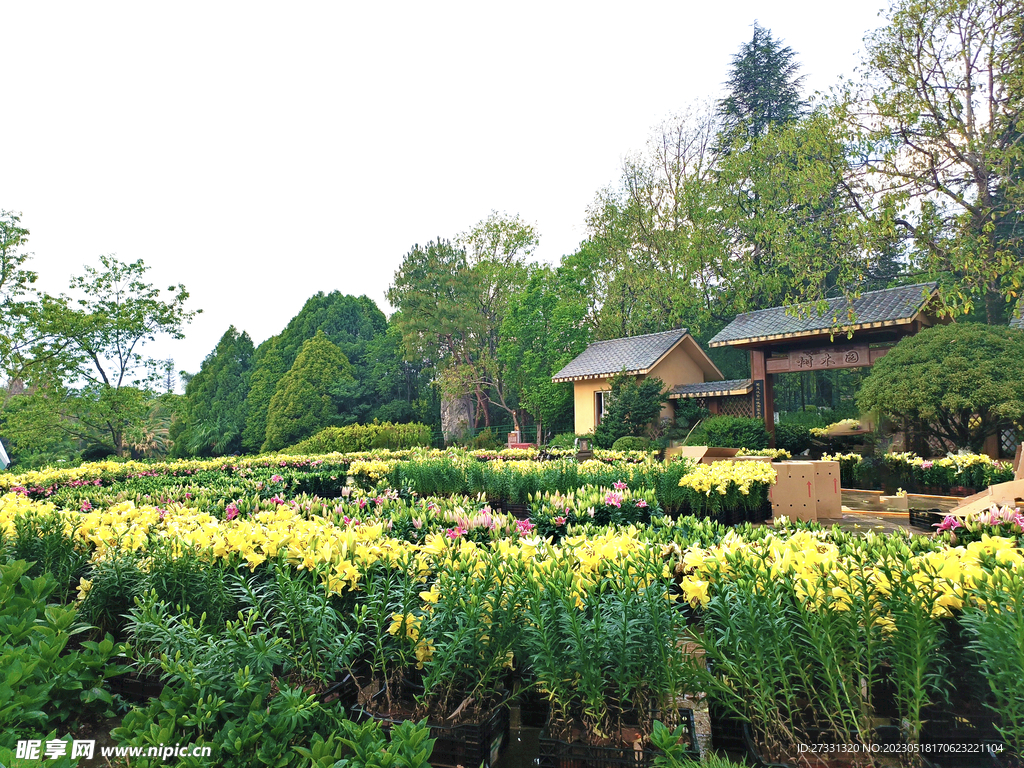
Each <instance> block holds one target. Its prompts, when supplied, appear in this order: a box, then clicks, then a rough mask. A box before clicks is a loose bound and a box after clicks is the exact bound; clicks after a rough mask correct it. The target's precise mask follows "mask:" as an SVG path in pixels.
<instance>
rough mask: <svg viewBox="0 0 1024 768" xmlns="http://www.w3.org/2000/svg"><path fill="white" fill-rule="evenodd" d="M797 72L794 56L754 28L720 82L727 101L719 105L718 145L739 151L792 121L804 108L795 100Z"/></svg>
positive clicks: (799, 80)
mask: <svg viewBox="0 0 1024 768" xmlns="http://www.w3.org/2000/svg"><path fill="white" fill-rule="evenodd" d="M799 69H800V65H799V64H797V62H796V52H795V51H794V50H793V49H792V48H790V47H789V46H788V45H787V46H783V45H782V42H781V41H780V40H776V39H775V38H773V37H772V33H771V30H770V29H765V28H764V27H762V26H761V25H760V24H758V23H757V22H754V35H753V37H752V38H751V40H750V42H749V43H744V44H743V45H741V46H740V52H739V53H737V54H734V55H733V57H732V65H731V66H730V69H729V77H728V79H727V80H726V82H725V87H726V88H727V90H728V95H727V96H726V97H725V98H724V99H722V100H721V101H720V102H719V105H718V109H719V113H720V115H721V117H722V134H721V137H720V141H721V142H722V144H723V145H724V146H726V147H742V146H744V145H746V144H747V143H748V142H749V141H751V140H752V139H757V138H760V137H761V136H763V135H764V134H765V133H767V132H768V130H770V129H771V128H772V127H773V126H776V125H784V124H786V123H790V122H793V121H795V120H797V119H798V118H799V117H800V116H801V114H802V113H803V111H804V109H805V107H806V103H805V102H804V101H803V99H802V98H801V96H800V87H801V85H802V82H803V77H802V76H801V77H798V76H797V72H798V71H799Z"/></svg>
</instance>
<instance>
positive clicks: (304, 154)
mask: <svg viewBox="0 0 1024 768" xmlns="http://www.w3.org/2000/svg"><path fill="white" fill-rule="evenodd" d="M881 7H882V3H881V2H876V0H867V1H866V2H865V1H863V0H859V1H858V0H855V1H854V2H853V3H841V4H840V3H823V2H820V0H814V1H812V0H786V1H780V0H776V1H775V2H747V1H745V0H731V1H730V2H693V1H692V0H677V2H632V3H625V2H618V3H600V2H593V1H591V2H579V3H568V2H546V3H538V2H524V1H523V0H520V2H517V3H494V2H491V3H487V2H479V0H478V2H473V3H468V2H467V3H440V2H415V3H411V2H410V3H394V2H392V3H365V2H364V3H358V4H356V3H341V2H334V3H318V2H293V3H284V2H280V3H276V4H268V3H253V2H246V3H223V2H210V1H209V0H207V1H206V2H202V3H192V2H176V3H165V4H157V3H140V2H131V3H123V4H114V3H96V2H86V3H83V2H76V3H55V2H54V3H50V2H47V3H40V2H30V1H27V0H17V2H9V1H8V0H0V25H2V28H3V30H2V34H0V72H3V74H4V78H3V94H4V99H3V112H4V116H3V118H2V120H0V138H2V152H3V162H2V163H0V208H3V209H7V210H14V211H20V212H21V213H22V224H23V225H24V226H27V227H28V228H29V229H30V230H31V240H30V244H29V250H30V251H32V252H33V253H34V254H35V258H34V260H33V266H34V268H35V269H36V270H37V271H38V272H39V273H40V274H41V282H42V284H43V287H44V288H45V289H46V290H50V291H53V292H59V291H61V290H63V289H65V288H66V287H67V278H68V276H69V275H70V274H72V273H74V272H78V271H80V270H81V267H82V265H83V264H85V263H96V257H97V256H98V255H99V254H105V253H113V254H116V255H117V256H118V257H119V258H121V259H123V260H135V259H139V258H141V259H143V260H144V261H145V262H146V264H147V265H149V266H151V267H152V269H151V271H150V273H149V274H150V276H151V278H152V280H153V281H154V282H156V283H158V284H163V285H169V284H171V283H172V282H173V283H179V282H182V283H184V284H185V285H186V286H187V287H188V289H189V290H190V292H191V294H192V300H191V304H192V306H193V307H196V308H202V309H203V314H202V315H200V316H199V318H198V319H197V320H196V321H195V322H194V323H193V324H192V325H191V326H190V327H189V329H188V338H187V340H185V341H182V342H169V341H165V342H162V343H158V344H153V345H151V346H150V347H149V348H148V350H149V351H150V352H151V353H153V354H155V355H158V356H161V357H164V356H173V357H174V358H175V361H176V367H177V368H179V369H185V370H189V371H193V372H194V371H196V370H198V369H199V365H200V363H201V362H202V359H203V358H204V357H205V356H206V354H207V353H208V352H209V351H210V350H211V349H212V348H213V346H214V345H215V344H216V342H217V339H218V338H219V337H220V336H221V334H223V332H224V331H225V330H226V329H227V327H228V326H229V325H231V324H234V325H235V326H236V327H238V328H240V329H244V330H246V331H248V332H249V334H250V335H251V336H252V338H253V340H254V341H255V342H256V343H259V342H260V341H262V340H263V339H265V338H267V337H268V336H271V335H273V334H274V333H277V332H278V331H280V330H281V328H283V327H284V325H285V324H286V323H287V321H288V320H289V319H290V318H291V317H292V316H293V315H294V314H295V313H296V312H297V311H298V310H299V309H300V308H301V306H302V304H303V302H304V301H305V300H306V299H307V298H308V297H309V296H311V295H312V294H314V293H316V292H317V291H321V290H322V291H331V290H340V291H342V292H344V293H352V294H356V295H360V294H366V295H367V296H369V297H370V298H372V299H374V300H375V301H376V302H377V303H378V304H379V305H380V306H381V308H382V309H383V310H384V311H385V312H386V313H390V311H391V309H390V307H388V305H387V304H386V301H385V299H384V293H385V291H386V290H387V287H388V285H389V284H390V282H391V279H392V277H393V275H394V272H395V269H396V268H397V266H398V265H399V263H400V262H401V260H402V257H403V255H404V254H405V253H406V252H407V251H408V250H409V248H410V247H411V246H412V245H413V244H414V243H417V242H418V243H425V242H426V241H428V240H430V239H432V238H435V237H438V236H443V237H452V236H454V235H456V234H457V233H459V232H461V231H464V230H466V229H467V228H469V227H470V226H472V225H473V224H474V223H476V222H477V221H479V220H481V219H483V218H484V217H485V216H487V214H488V213H489V212H490V211H491V210H498V211H504V212H507V213H509V214H516V213H518V214H520V215H521V216H522V217H523V218H524V219H526V220H527V221H530V222H532V223H534V224H536V225H537V227H538V229H539V231H540V235H541V245H540V249H539V250H538V256H539V257H540V258H541V259H543V260H545V261H549V262H557V260H558V259H559V258H560V257H561V256H562V255H563V254H565V253H571V252H573V251H574V250H575V248H576V246H577V245H578V243H579V242H580V240H582V239H583V237H584V236H585V231H584V216H585V212H586V208H587V206H588V204H589V203H590V202H591V201H592V200H593V199H594V196H595V194H596V193H597V191H598V190H599V189H600V188H601V187H603V186H605V185H607V184H609V183H610V182H612V181H614V180H615V179H616V178H617V175H618V171H619V167H620V163H621V161H622V158H623V157H624V156H625V155H626V154H628V153H630V152H633V151H636V150H639V149H641V148H642V147H643V145H644V143H645V141H646V139H647V136H648V134H649V132H650V129H651V127H652V126H653V125H655V124H656V123H658V122H660V121H661V120H662V119H663V118H664V117H665V116H666V115H668V114H669V113H671V112H673V111H679V110H681V109H683V108H685V107H686V106H687V105H688V104H689V103H691V102H693V101H694V100H698V99H704V98H708V97H714V96H718V95H720V91H721V87H722V82H723V81H724V79H725V77H726V73H727V69H728V65H729V62H730V58H731V56H732V55H733V54H734V53H736V52H737V50H738V49H739V46H740V45H741V44H742V43H744V42H746V41H748V40H749V39H750V36H751V25H752V24H753V22H754V20H755V19H756V20H758V21H759V22H760V23H761V25H762V26H765V27H767V28H769V29H771V30H772V32H773V34H774V35H775V36H776V37H780V38H782V39H784V41H785V42H786V43H787V44H788V45H790V46H792V47H793V49H794V50H795V51H796V52H797V54H798V59H799V61H800V63H801V64H802V67H803V70H802V71H803V73H804V74H805V75H806V77H807V79H806V86H807V89H808V91H809V92H813V91H815V90H827V89H828V88H829V87H831V86H832V85H833V84H835V83H836V81H837V79H838V78H839V77H840V76H842V75H845V76H851V75H852V74H853V70H854V67H855V66H856V65H857V64H858V62H859V61H860V50H861V47H862V38H863V36H864V34H865V33H866V32H867V31H868V30H870V29H873V28H875V27H877V26H878V25H879V24H880V23H882V21H881V19H880V17H879V16H878V11H879V10H880V8H881Z"/></svg>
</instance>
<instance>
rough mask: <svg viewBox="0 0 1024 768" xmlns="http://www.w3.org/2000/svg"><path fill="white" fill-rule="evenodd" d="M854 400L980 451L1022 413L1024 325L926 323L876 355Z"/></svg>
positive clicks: (901, 422)
mask: <svg viewBox="0 0 1024 768" xmlns="http://www.w3.org/2000/svg"><path fill="white" fill-rule="evenodd" d="M857 404H858V405H859V406H860V408H861V410H863V411H877V412H879V413H881V414H883V415H884V416H886V417H888V418H890V419H892V420H893V421H894V422H896V423H897V424H899V425H902V424H903V420H904V419H907V420H909V421H910V424H911V426H913V424H914V423H915V422H919V427H918V428H919V429H920V430H921V432H922V433H923V434H925V435H932V436H935V437H938V438H941V439H943V440H946V441H948V443H949V444H951V446H952V447H954V448H970V449H971V450H973V451H975V452H980V451H981V450H982V448H983V446H984V444H985V439H986V438H987V437H989V436H990V435H994V434H996V433H997V432H998V430H999V429H1000V428H1001V427H1003V426H1005V425H1007V424H1010V423H1012V422H1013V421H1015V420H1016V421H1019V420H1020V419H1021V418H1022V417H1024V333H1021V332H1020V331H1015V330H1012V329H1010V328H1005V327H1003V328H1000V327H995V326H989V325H983V324H979V323H952V324H949V325H939V326H935V327H933V328H926V329H925V330H923V331H921V332H920V333H918V334H916V335H914V336H908V337H906V338H904V339H902V340H901V341H900V343H899V344H897V345H896V346H895V347H894V348H893V349H892V351H891V352H889V353H888V354H887V355H886V356H885V357H883V358H881V359H880V360H879V361H878V362H877V363H875V365H874V367H873V368H872V369H871V373H870V375H869V376H868V377H867V379H865V381H864V384H863V386H862V387H861V389H860V392H859V393H858V395H857Z"/></svg>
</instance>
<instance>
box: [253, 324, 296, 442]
mask: <svg viewBox="0 0 1024 768" xmlns="http://www.w3.org/2000/svg"><path fill="white" fill-rule="evenodd" d="M290 367H291V363H286V362H285V359H284V354H283V353H282V352H281V337H280V335H278V336H271V337H270V338H269V339H267V340H266V341H264V342H263V343H262V344H260V345H259V347H257V348H256V353H255V354H254V355H253V370H252V374H251V375H250V377H249V394H248V396H247V397H246V400H245V427H244V428H243V430H242V448H243V450H245V451H247V452H249V453H259V451H260V448H261V447H262V445H263V443H264V442H266V440H267V411H268V409H269V408H270V401H271V400H272V399H273V397H274V391H275V390H276V389H277V384H278V382H279V381H281V379H282V377H283V376H284V375H285V374H286V373H288V369H289V368H290Z"/></svg>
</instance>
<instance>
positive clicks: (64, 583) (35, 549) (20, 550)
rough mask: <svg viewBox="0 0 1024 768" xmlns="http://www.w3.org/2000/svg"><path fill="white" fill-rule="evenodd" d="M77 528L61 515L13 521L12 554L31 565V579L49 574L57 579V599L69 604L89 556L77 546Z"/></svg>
mask: <svg viewBox="0 0 1024 768" xmlns="http://www.w3.org/2000/svg"><path fill="white" fill-rule="evenodd" d="M75 533H76V532H75V529H74V528H73V527H70V530H69V525H68V523H67V522H66V521H65V520H64V518H63V517H62V516H61V515H60V514H59V513H56V512H54V513H42V512H34V511H33V512H28V513H26V514H23V515H18V517H16V518H15V519H14V536H12V537H11V541H10V547H11V555H12V556H13V557H14V559H15V560H26V561H29V562H30V563H31V564H32V567H31V568H30V569H29V571H28V575H29V577H31V578H36V577H39V576H43V575H46V574H49V575H50V576H52V577H53V579H54V592H55V595H54V596H55V597H56V598H57V600H59V601H60V602H61V603H66V602H68V601H69V600H70V599H71V596H72V595H73V594H74V590H75V587H76V586H77V581H78V578H79V576H81V574H82V573H83V572H84V571H85V568H86V565H87V563H88V561H89V556H88V554H87V553H86V552H85V551H83V550H82V548H81V547H80V546H78V545H76V543H75Z"/></svg>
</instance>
